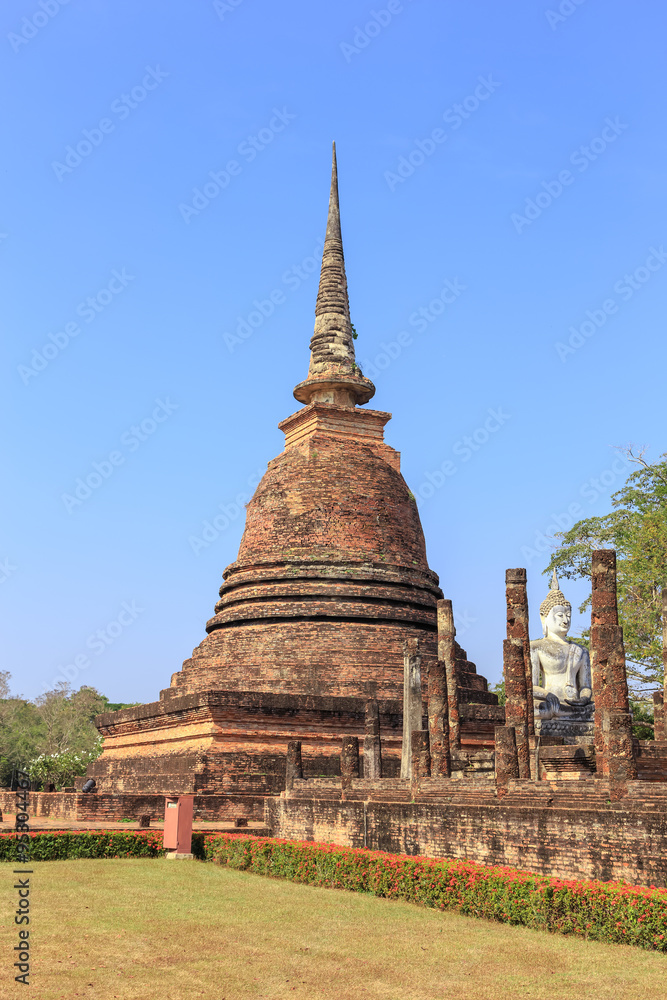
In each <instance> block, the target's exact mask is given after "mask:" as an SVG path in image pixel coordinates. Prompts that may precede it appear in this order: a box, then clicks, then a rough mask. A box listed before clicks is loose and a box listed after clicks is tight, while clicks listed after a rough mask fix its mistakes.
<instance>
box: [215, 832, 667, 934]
mask: <svg viewBox="0 0 667 1000" xmlns="http://www.w3.org/2000/svg"><path fill="white" fill-rule="evenodd" d="M204 854H205V857H206V859H207V860H212V861H215V862H217V863H219V864H223V865H227V866H228V867H230V868H236V869H239V870H241V871H249V872H256V873H257V874H260V875H271V876H273V877H276V878H285V879H289V880H290V881H292V882H303V883H306V884H308V885H317V886H325V887H329V888H334V889H350V890H352V891H354V892H366V893H371V894H373V895H375V896H383V897H385V898H386V899H402V900H407V901H408V902H411V903H421V904H423V905H424V906H430V907H434V908H436V909H440V910H455V911H457V912H458V913H463V914H466V915H468V916H472V917H485V918H486V919H489V920H497V921H500V922H502V923H507V924H520V925H522V926H524V927H532V928H535V929H539V930H547V931H552V932H558V933H561V934H576V935H579V936H581V937H585V938H590V939H592V940H596V941H606V942H611V943H623V944H633V945H638V946H639V947H641V948H649V949H652V950H655V951H666V950H667V889H656V888H655V886H651V887H650V888H643V887H642V886H632V885H628V884H626V883H623V882H596V881H575V880H570V879H560V878H549V877H546V876H541V875H533V874H530V873H528V872H522V871H517V870H516V869H514V868H506V867H500V866H490V865H481V864H477V863H474V862H470V861H459V860H443V859H436V860H432V859H429V858H414V857H406V856H403V855H396V854H385V853H384V852H382V851H368V850H355V849H353V848H347V847H337V846H336V845H334V844H314V843H298V842H294V841H285V840H273V839H270V838H255V837H238V836H233V837H230V836H229V835H227V834H218V835H215V834H209V835H206V837H205V844H204Z"/></svg>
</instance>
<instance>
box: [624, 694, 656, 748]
mask: <svg viewBox="0 0 667 1000" xmlns="http://www.w3.org/2000/svg"><path fill="white" fill-rule="evenodd" d="M630 709H631V711H632V735H633V736H634V737H635V738H636V739H638V740H653V739H655V735H654V730H653V713H652V712H649V711H648V709H647V707H646V702H643V703H642V702H640V701H631V702H630Z"/></svg>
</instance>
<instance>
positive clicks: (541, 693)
mask: <svg viewBox="0 0 667 1000" xmlns="http://www.w3.org/2000/svg"><path fill="white" fill-rule="evenodd" d="M571 617H572V606H571V605H570V603H569V601H567V600H566V599H565V597H564V595H563V594H562V593H561V591H560V590H559V588H558V580H557V579H556V574H555V572H554V575H553V579H552V584H551V590H550V591H549V594H548V596H547V598H546V599H545V600H544V601H543V602H542V604H541V605H540V619H541V621H542V628H543V631H544V637H543V638H542V639H535V640H533V641H532V642H531V644H530V658H531V663H532V667H533V701H534V706H535V720H536V728H537V729H538V730H539V731H540V732H547V731H549V732H553V733H554V735H555V734H559V733H561V732H562V734H563V735H565V736H567V735H580V736H584V735H586V734H587V733H588V731H589V730H590V728H591V723H590V720H591V719H592V718H593V711H594V705H593V702H592V700H591V696H592V690H591V664H590V658H589V655H588V650H587V649H586V648H585V647H584V646H580V645H579V643H576V642H573V641H572V640H570V639H567V633H568V631H569V628H570V621H571ZM551 720H553V723H554V724H550V725H547V726H546V727H545V725H544V723H551ZM538 723H539V725H538ZM581 724H584V725H583V729H582V728H581ZM580 730H581V731H580Z"/></svg>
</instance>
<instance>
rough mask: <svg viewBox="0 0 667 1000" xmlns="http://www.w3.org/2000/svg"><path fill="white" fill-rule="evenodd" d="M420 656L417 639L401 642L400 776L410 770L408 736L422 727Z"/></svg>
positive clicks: (409, 772) (404, 775) (404, 776)
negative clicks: (401, 742)
mask: <svg viewBox="0 0 667 1000" xmlns="http://www.w3.org/2000/svg"><path fill="white" fill-rule="evenodd" d="M421 663H422V656H421V653H420V651H419V639H406V640H405V642H404V643H403V745H402V747H401V778H409V777H410V775H411V772H412V752H411V749H410V748H411V743H410V737H411V734H412V732H413V730H415V729H421V727H422V673H421Z"/></svg>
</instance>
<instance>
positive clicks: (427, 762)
mask: <svg viewBox="0 0 667 1000" xmlns="http://www.w3.org/2000/svg"><path fill="white" fill-rule="evenodd" d="M410 751H411V756H412V774H411V780H412V795H413V797H414V794H415V792H417V791H419V782H420V781H421V779H422V778H428V777H430V774H431V753H430V749H429V745H428V729H413V730H412V734H411V736H410Z"/></svg>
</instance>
